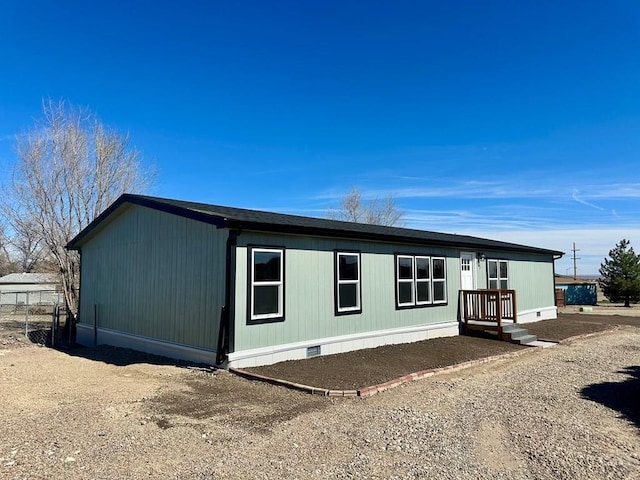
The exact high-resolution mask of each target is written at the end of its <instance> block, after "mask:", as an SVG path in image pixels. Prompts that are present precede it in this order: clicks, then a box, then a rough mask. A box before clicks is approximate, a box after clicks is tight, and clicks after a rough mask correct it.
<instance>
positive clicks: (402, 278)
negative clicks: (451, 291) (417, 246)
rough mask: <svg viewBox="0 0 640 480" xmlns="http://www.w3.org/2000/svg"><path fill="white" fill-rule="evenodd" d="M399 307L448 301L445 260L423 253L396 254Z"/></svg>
mask: <svg viewBox="0 0 640 480" xmlns="http://www.w3.org/2000/svg"><path fill="white" fill-rule="evenodd" d="M396 299H397V306H398V307H401V308H403V307H420V306H424V305H433V304H439V303H446V302H447V284H446V268H445V260H444V258H441V257H428V256H423V255H397V256H396Z"/></svg>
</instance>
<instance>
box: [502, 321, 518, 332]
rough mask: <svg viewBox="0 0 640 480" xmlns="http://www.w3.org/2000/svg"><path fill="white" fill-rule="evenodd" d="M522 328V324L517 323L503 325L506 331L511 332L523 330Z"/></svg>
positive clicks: (503, 329)
mask: <svg viewBox="0 0 640 480" xmlns="http://www.w3.org/2000/svg"><path fill="white" fill-rule="evenodd" d="M521 329H522V327H521V326H520V325H518V324H517V323H511V324H509V325H503V326H502V331H503V332H504V333H509V332H511V331H513V330H521Z"/></svg>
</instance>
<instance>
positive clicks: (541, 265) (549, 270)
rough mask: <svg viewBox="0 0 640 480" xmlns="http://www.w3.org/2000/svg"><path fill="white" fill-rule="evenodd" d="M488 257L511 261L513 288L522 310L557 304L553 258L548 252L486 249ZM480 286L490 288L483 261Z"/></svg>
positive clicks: (511, 286) (480, 269) (510, 281)
mask: <svg viewBox="0 0 640 480" xmlns="http://www.w3.org/2000/svg"><path fill="white" fill-rule="evenodd" d="M485 255H486V257H487V260H507V261H508V262H509V266H508V274H509V281H508V284H509V288H510V289H512V290H515V291H516V301H517V308H518V311H527V310H534V309H536V308H541V307H552V306H554V305H555V294H554V278H553V258H552V257H551V256H546V255H532V254H522V253H508V254H507V253H504V252H486V253H485ZM478 276H479V278H478V288H487V262H486V261H482V262H480V268H479V269H478Z"/></svg>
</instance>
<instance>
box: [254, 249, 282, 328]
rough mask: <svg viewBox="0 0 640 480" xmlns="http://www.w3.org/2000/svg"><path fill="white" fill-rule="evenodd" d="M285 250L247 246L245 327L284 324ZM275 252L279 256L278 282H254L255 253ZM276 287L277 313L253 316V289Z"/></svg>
mask: <svg viewBox="0 0 640 480" xmlns="http://www.w3.org/2000/svg"><path fill="white" fill-rule="evenodd" d="M285 251H286V250H285V248H284V247H276V246H248V250H247V260H248V261H247V325H259V324H263V323H275V322H284V318H285ZM256 252H269V253H273V252H277V253H279V254H280V280H279V281H261V282H255V281H254V273H255V253H256ZM256 286H257V287H260V286H265V287H266V286H278V287H279V289H278V311H277V312H275V313H267V314H255V313H254V307H255V290H254V287H256Z"/></svg>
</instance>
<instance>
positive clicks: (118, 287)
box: [79, 206, 227, 349]
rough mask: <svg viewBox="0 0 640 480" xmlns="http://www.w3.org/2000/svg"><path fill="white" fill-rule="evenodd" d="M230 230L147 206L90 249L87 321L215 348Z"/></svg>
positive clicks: (85, 251) (118, 221) (83, 314)
mask: <svg viewBox="0 0 640 480" xmlns="http://www.w3.org/2000/svg"><path fill="white" fill-rule="evenodd" d="M226 238H227V230H217V229H216V228H215V227H214V226H212V225H209V224H206V223H201V222H197V221H193V220H189V219H186V218H183V217H179V216H176V215H171V214H167V213H163V212H160V211H157V210H152V209H148V208H144V207H140V206H131V207H129V208H127V209H126V210H124V211H123V212H122V213H120V214H119V215H117V216H116V217H115V218H114V219H113V220H112V221H111V222H110V223H108V224H107V225H106V226H105V227H104V228H102V229H101V231H100V232H99V234H98V235H95V236H93V237H92V238H91V239H90V240H88V241H87V243H86V244H85V245H83V247H82V279H81V282H82V283H81V292H80V295H81V298H80V315H79V321H80V322H81V323H84V324H88V325H93V322H94V305H95V306H96V307H97V311H98V326H100V327H105V328H110V329H113V330H118V331H121V332H125V333H130V334H135V335H142V336H146V337H152V338H157V339H160V340H166V341H170V342H174V343H179V344H184V345H192V346H196V347H200V348H205V349H215V348H216V345H217V335H218V326H219V318H220V309H221V306H222V304H223V297H224V275H225V242H226Z"/></svg>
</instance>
